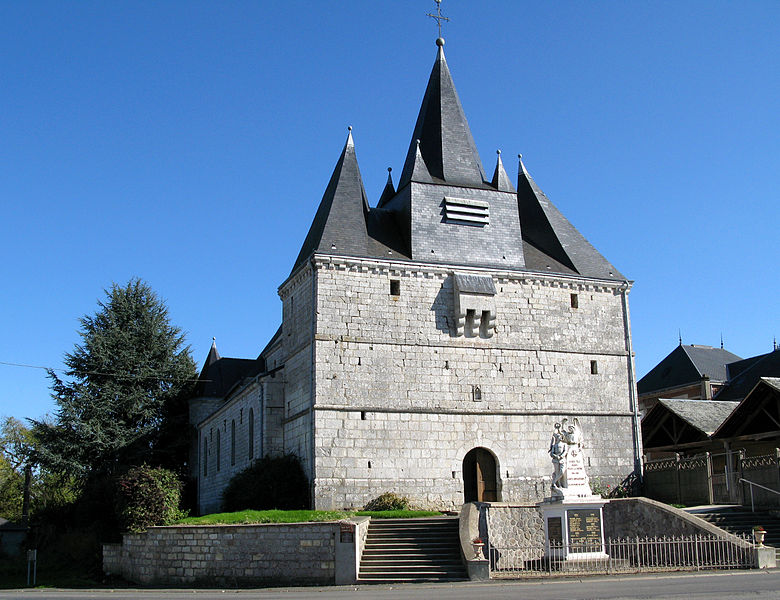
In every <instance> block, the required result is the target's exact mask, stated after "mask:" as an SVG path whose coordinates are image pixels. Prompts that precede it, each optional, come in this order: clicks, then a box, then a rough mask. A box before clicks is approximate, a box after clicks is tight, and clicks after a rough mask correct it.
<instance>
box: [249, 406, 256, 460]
mask: <svg viewBox="0 0 780 600" xmlns="http://www.w3.org/2000/svg"><path fill="white" fill-rule="evenodd" d="M254 457H255V410H254V409H253V408H250V409H249V460H252V459H253V458H254Z"/></svg>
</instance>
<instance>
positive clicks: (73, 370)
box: [34, 279, 197, 478]
mask: <svg viewBox="0 0 780 600" xmlns="http://www.w3.org/2000/svg"><path fill="white" fill-rule="evenodd" d="M105 293H106V299H105V300H103V301H99V302H98V306H99V309H98V311H97V312H96V313H95V314H94V316H84V317H83V318H81V320H80V322H81V328H80V331H79V335H80V336H81V340H82V341H81V343H80V344H77V345H76V346H75V348H74V350H73V352H71V353H68V354H66V355H65V364H66V365H67V367H68V369H67V371H66V378H65V379H60V378H59V377H58V376H57V375H56V374H55V373H54V372H53V371H49V378H50V379H51V381H52V397H53V398H54V401H55V402H56V404H57V406H58V409H57V411H56V417H55V419H54V420H53V421H52V422H51V423H47V422H43V421H38V422H34V424H35V433H36V437H37V439H38V441H39V449H38V454H39V455H38V457H37V458H38V460H39V461H40V462H41V463H42V464H43V465H45V466H46V467H48V468H50V469H51V470H53V471H57V472H64V473H69V474H72V475H75V476H76V477H79V478H83V477H85V476H92V477H94V476H105V475H113V474H116V473H118V472H121V471H123V470H124V469H126V468H127V467H131V466H135V465H140V464H143V463H148V464H153V465H159V466H165V467H169V468H174V469H177V470H178V469H181V468H182V466H183V465H184V463H185V461H186V460H187V448H188V439H187V432H188V427H187V398H188V396H189V394H190V391H191V389H192V385H193V382H194V380H195V378H196V377H197V373H196V370H195V363H194V362H193V360H192V357H191V355H190V349H189V346H185V345H184V335H183V333H182V331H181V329H179V328H178V327H175V326H173V325H171V323H170V321H169V318H168V309H167V307H166V306H165V303H164V302H163V301H162V300H160V299H159V298H158V297H157V295H156V294H155V293H154V291H153V290H152V289H151V288H150V287H149V285H148V284H146V283H145V282H143V281H141V280H139V279H134V280H131V281H130V282H129V283H128V284H127V285H126V286H124V287H122V286H119V285H117V284H113V285H112V287H111V289H110V290H105Z"/></svg>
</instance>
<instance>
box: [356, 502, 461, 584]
mask: <svg viewBox="0 0 780 600" xmlns="http://www.w3.org/2000/svg"><path fill="white" fill-rule="evenodd" d="M458 523H459V522H458V519H457V518H452V517H449V518H447V517H444V518H442V517H438V518H430V519H394V520H379V519H372V520H371V522H370V523H369V526H368V533H367V536H366V543H365V546H364V549H363V555H362V556H361V560H360V569H359V574H358V580H359V581H367V582H370V583H380V582H382V583H393V582H399V581H461V580H463V579H466V570H465V567H464V566H463V563H462V560H461V556H460V542H459V539H458Z"/></svg>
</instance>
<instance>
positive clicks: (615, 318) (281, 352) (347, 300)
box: [190, 39, 641, 512]
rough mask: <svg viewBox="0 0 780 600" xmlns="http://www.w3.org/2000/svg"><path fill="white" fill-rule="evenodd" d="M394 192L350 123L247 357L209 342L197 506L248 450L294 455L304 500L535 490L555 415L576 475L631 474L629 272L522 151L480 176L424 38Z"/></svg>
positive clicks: (445, 497) (439, 503)
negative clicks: (423, 64)
mask: <svg viewBox="0 0 780 600" xmlns="http://www.w3.org/2000/svg"><path fill="white" fill-rule="evenodd" d="M437 46H438V50H437V56H436V60H435V62H434V65H433V70H432V72H431V75H430V79H429V80H428V86H427V88H426V89H425V94H424V96H423V100H422V106H421V107H420V112H419V116H418V117H417V122H416V124H415V126H414V131H413V133H412V136H411V143H410V145H409V150H408V153H407V155H406V160H405V162H404V166H403V171H402V173H401V176H400V178H399V179H398V184H397V186H396V185H394V183H393V181H392V178H391V177H390V176H388V181H387V185H386V187H385V188H384V191H383V192H382V194H381V197H380V198H379V200H378V202H377V204H376V206H371V205H370V204H369V201H368V198H367V196H366V191H365V190H364V188H363V183H362V180H361V176H360V170H359V169H358V163H357V159H356V154H355V144H354V141H353V139H352V133H351V131H350V133H349V135H348V137H347V141H346V143H345V145H344V148H343V150H342V152H341V155H340V156H339V158H338V162H337V163H336V167H335V169H334V171H333V175H332V176H331V179H330V182H329V183H328V185H327V188H326V189H325V193H324V194H323V197H322V201H321V202H320V205H319V208H318V210H317V213H316V214H315V215H314V219H313V221H312V224H311V228H310V229H309V232H308V234H307V236H306V239H305V240H304V241H303V244H302V246H301V250H300V252H299V254H298V256H297V257H296V258H295V260H294V262H293V263H292V270H291V272H290V274H289V276H288V277H287V279H286V280H285V281H283V282H282V283H281V285H280V286H279V289H278V293H279V297H280V298H281V301H282V323H281V326H280V327H279V329H278V331H277V332H276V334H275V335H274V336H273V338H272V339H271V340H270V341H269V342H268V344H267V345H266V346H265V348H264V349H263V350H262V352H261V353H260V355H259V356H258V358H256V359H235V358H223V357H220V355H219V353H218V352H217V349H216V345H214V346H212V348H211V351H210V353H209V355H208V358H207V359H206V362H205V364H204V366H203V370H202V373H201V377H200V379H201V381H200V382H199V384H198V387H197V392H196V397H195V398H193V399H192V400H191V403H190V419H191V423H192V425H193V426H194V427H195V428H196V429H197V436H196V437H197V439H196V441H195V443H194V445H193V448H192V452H191V454H192V460H191V465H192V470H193V475H194V476H196V477H197V481H198V501H199V509H200V511H201V512H212V511H214V510H217V509H218V508H219V505H220V495H221V492H222V490H223V488H224V487H225V485H226V484H227V482H228V481H229V480H230V478H231V477H232V476H233V475H234V474H236V473H237V472H239V471H241V470H242V469H244V468H246V467H247V466H248V465H249V464H251V462H252V461H253V460H254V459H256V458H258V457H261V456H264V455H279V454H283V453H292V454H295V455H297V456H298V457H299V458H300V460H301V463H302V465H303V467H304V470H305V472H306V474H307V476H308V478H309V481H310V493H311V503H312V507H313V508H317V509H335V508H345V507H360V506H363V505H364V504H365V503H366V502H367V501H368V500H371V499H372V498H375V497H376V496H378V495H379V494H381V493H383V492H386V491H392V492H396V493H398V494H402V495H405V496H408V497H409V498H410V499H411V500H412V502H413V503H414V504H415V505H417V506H419V507H424V508H456V507H459V506H460V505H461V504H462V503H463V502H464V501H471V500H481V501H504V502H530V501H537V500H540V499H542V498H543V497H544V496H546V495H549V493H550V483H551V473H552V465H551V462H550V457H549V455H548V448H549V443H550V436H551V433H552V431H553V425H554V424H555V422H556V421H561V420H562V419H563V418H565V417H569V418H573V417H576V418H578V420H579V422H580V424H581V426H582V428H583V430H584V432H585V436H586V443H587V446H586V456H587V467H588V473H589V475H590V476H591V479H592V480H593V479H596V480H601V482H602V483H603V484H615V483H618V482H620V481H621V480H623V479H624V478H626V477H627V476H629V475H631V474H632V473H636V472H638V471H639V469H640V456H641V439H640V436H639V434H638V417H637V405H636V384H635V376H634V370H633V359H632V349H631V330H630V319H629V310H628V293H629V290H630V288H631V282H630V281H629V280H628V279H627V278H626V277H625V276H623V275H622V274H621V273H620V272H619V271H618V270H617V269H616V268H615V267H614V266H613V265H612V264H611V263H610V262H609V261H608V260H606V259H605V258H604V257H603V256H602V255H601V254H600V253H599V252H598V251H597V250H596V249H595V248H594V247H593V246H592V245H591V244H590V243H589V242H588V241H587V240H586V239H585V238H584V237H583V236H582V234H580V233H579V231H577V229H575V228H574V226H573V225H572V224H571V223H570V222H569V221H568V220H566V218H565V217H564V216H563V215H562V214H561V213H560V212H559V211H558V209H557V208H556V207H555V206H554V205H553V204H552V203H551V202H550V201H549V200H548V199H547V197H546V196H545V195H544V193H543V192H542V190H541V189H540V188H539V186H537V184H536V183H535V182H534V180H533V179H532V178H531V176H530V174H529V173H528V171H527V170H526V168H525V166H524V165H523V163H522V160H520V162H519V164H518V169H517V171H518V172H517V179H516V180H514V181H513V180H512V179H511V178H510V177H509V176H508V174H507V172H506V171H505V168H504V165H503V162H502V157H501V155H500V153H499V154H498V158H497V160H496V165H495V169H494V170H493V175H492V177H488V175H487V174H486V172H485V170H484V168H483V165H482V161H481V160H480V157H479V155H478V153H477V149H476V145H475V143H474V139H473V138H472V135H471V131H470V129H469V125H468V122H467V121H466V116H465V114H464V111H463V107H462V106H461V103H460V100H459V98H458V94H457V92H456V90H455V86H454V84H453V80H452V76H451V75H450V70H449V67H448V66H447V61H446V59H445V56H444V41H443V40H442V39H439V40H437Z"/></svg>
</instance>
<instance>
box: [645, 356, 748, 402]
mask: <svg viewBox="0 0 780 600" xmlns="http://www.w3.org/2000/svg"><path fill="white" fill-rule="evenodd" d="M741 360H742V359H741V358H740V357H739V356H737V355H736V354H733V353H731V352H729V351H728V350H724V349H723V348H713V347H712V346H702V345H699V344H695V345H694V344H691V345H687V344H682V343H680V345H679V346H677V347H676V348H675V349H674V350H672V351H671V352H670V353H669V354H668V355H667V356H666V357H665V358H664V359H663V360H662V361H661V362H659V363H658V364H657V365H656V366H655V367H653V368H652V369H651V370H650V371H649V372H648V373H647V374H646V375H645V376H644V377H642V378H641V379H640V380H639V381H638V382H637V391H638V392H639V409H640V411H641V413H642V414H647V412H648V411H649V410H650V409H651V408H652V407H653V406H654V405H655V403H656V402H657V401H658V399H659V398H688V399H691V400H697V399H700V400H711V399H712V398H713V397H714V396H715V395H716V394H717V393H718V391H719V390H720V388H721V387H722V386H723V384H724V383H725V382H726V380H728V379H729V374H728V370H727V368H726V365H728V364H729V363H733V362H734V361H741Z"/></svg>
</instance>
